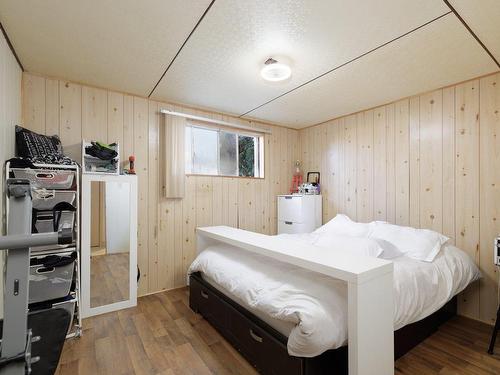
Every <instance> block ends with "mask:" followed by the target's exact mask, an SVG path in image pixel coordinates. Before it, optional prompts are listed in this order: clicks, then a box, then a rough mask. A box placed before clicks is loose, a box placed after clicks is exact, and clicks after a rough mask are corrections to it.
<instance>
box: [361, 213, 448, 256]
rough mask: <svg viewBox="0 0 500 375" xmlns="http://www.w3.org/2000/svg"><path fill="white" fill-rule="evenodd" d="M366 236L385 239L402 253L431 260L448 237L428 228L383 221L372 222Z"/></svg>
mask: <svg viewBox="0 0 500 375" xmlns="http://www.w3.org/2000/svg"><path fill="white" fill-rule="evenodd" d="M370 227H371V230H370V231H369V235H368V237H370V238H376V239H379V240H385V241H387V242H389V243H390V244H392V245H394V246H395V247H396V248H397V249H398V250H399V251H400V252H402V253H403V254H404V255H406V256H408V257H410V258H413V259H417V260H423V261H425V262H432V261H433V260H434V258H435V257H436V255H437V254H438V253H439V250H441V246H442V245H443V244H445V243H446V242H447V241H448V240H449V238H448V237H446V236H444V235H442V234H440V233H438V232H434V231H432V230H429V229H416V228H412V227H402V226H399V225H393V224H389V223H384V222H373V223H371V224H370Z"/></svg>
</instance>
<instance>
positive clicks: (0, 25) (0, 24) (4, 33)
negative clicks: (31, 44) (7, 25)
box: [0, 22, 25, 72]
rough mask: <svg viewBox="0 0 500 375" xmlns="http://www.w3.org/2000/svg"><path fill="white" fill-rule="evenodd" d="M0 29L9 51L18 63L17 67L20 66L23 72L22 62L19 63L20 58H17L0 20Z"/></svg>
mask: <svg viewBox="0 0 500 375" xmlns="http://www.w3.org/2000/svg"><path fill="white" fill-rule="evenodd" d="M0 29H2V34H3V36H4V38H5V41H6V42H7V45H8V46H9V48H10V51H11V52H12V54H13V55H14V58H15V59H16V61H17V64H18V65H19V67H20V68H21V71H23V72H25V70H24V66H23V64H21V60H20V59H19V56H18V55H17V52H16V50H15V49H14V46H13V45H12V43H11V42H10V39H9V36H8V35H7V31H5V29H4V27H3V25H2V23H1V22H0Z"/></svg>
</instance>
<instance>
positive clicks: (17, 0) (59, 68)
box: [0, 0, 210, 95]
mask: <svg viewBox="0 0 500 375" xmlns="http://www.w3.org/2000/svg"><path fill="white" fill-rule="evenodd" d="M209 3H210V1H209V0H190V1H183V0H169V1H164V0H148V1H136V0H120V1H116V0H114V1H113V0H85V1H66V0H44V1H28V0H2V1H0V21H1V22H2V24H3V26H4V28H5V29H6V31H7V33H8V35H9V38H10V39H11V41H12V44H13V45H14V48H15V50H16V52H17V54H18V55H19V57H20V59H21V62H22V63H23V65H24V67H25V69H27V70H28V71H31V72H38V73H42V74H46V75H50V76H56V77H63V78H66V79H69V80H74V81H78V82H83V83H87V84H91V85H96V86H101V87H106V88H111V89H116V90H120V91H125V92H129V93H133V94H138V95H147V94H149V92H150V91H151V90H152V89H153V87H154V85H155V84H156V82H157V81H158V79H159V78H160V76H161V74H162V73H163V72H164V70H165V68H166V67H167V65H168V63H169V62H170V61H171V60H172V58H173V57H174V55H175V54H176V53H177V51H178V49H179V48H180V46H181V45H182V43H183V42H184V40H185V39H186V38H187V36H188V35H189V33H190V32H191V30H192V29H193V27H194V25H195V24H196V22H197V21H198V20H199V18H200V17H201V15H202V14H203V12H204V11H205V9H206V8H207V6H208V4H209Z"/></svg>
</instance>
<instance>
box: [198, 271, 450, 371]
mask: <svg viewBox="0 0 500 375" xmlns="http://www.w3.org/2000/svg"><path fill="white" fill-rule="evenodd" d="M189 282H190V284H189V292H190V293H189V305H190V307H191V309H192V310H193V311H195V312H196V313H199V314H201V315H202V316H203V317H204V318H205V319H206V320H207V321H208V322H210V323H211V324H212V325H213V326H214V327H215V328H216V329H217V331H218V332H219V333H220V334H221V335H222V336H224V337H225V338H226V339H227V340H228V341H229V342H230V343H231V344H232V345H233V346H234V347H235V348H236V349H237V350H238V351H239V352H240V353H241V354H242V355H243V357H245V358H246V359H247V360H248V361H249V362H250V364H251V365H252V366H254V367H255V368H256V369H257V370H258V371H259V372H260V373H261V374H264V375H326V374H328V375H346V374H347V373H348V348H347V347H345V346H344V347H341V348H339V349H332V350H328V351H326V352H325V353H323V354H321V355H319V356H317V357H313V358H302V357H293V356H290V355H289V354H288V352H287V346H286V345H287V337H286V336H284V335H282V334H281V333H280V332H278V331H276V330H275V329H274V328H273V327H271V326H270V325H269V324H267V323H265V322H264V321H262V320H261V319H259V318H258V317H256V316H255V315H254V314H252V313H251V312H249V311H248V310H247V309H245V308H244V307H242V306H241V305H239V304H238V303H236V302H235V301H234V300H232V299H231V298H229V297H227V296H226V295H225V294H223V293H222V292H221V291H219V290H218V289H216V288H214V287H213V286H212V285H210V284H209V283H207V282H206V281H205V280H204V279H203V278H202V276H201V274H200V273H194V274H192V275H191V276H190V279H189ZM456 311H457V299H456V297H454V298H453V299H452V300H451V301H450V302H448V303H447V304H446V305H445V306H443V307H442V308H441V309H440V310H438V311H436V312H435V313H434V314H432V315H430V316H428V317H427V318H425V319H423V320H420V321H418V322H415V323H412V324H409V325H407V326H405V327H403V328H401V329H399V330H397V331H395V332H394V357H395V358H396V359H397V358H399V357H401V356H403V355H404V354H405V353H407V352H408V351H409V350H411V349H412V348H414V347H415V346H416V345H418V344H419V343H420V342H422V341H423V340H424V339H425V338H427V337H428V336H430V335H431V334H432V333H434V332H435V331H436V330H437V329H438V327H439V326H440V325H441V324H443V323H444V322H446V321H447V320H448V319H450V318H451V317H453V316H454V315H455V314H456Z"/></svg>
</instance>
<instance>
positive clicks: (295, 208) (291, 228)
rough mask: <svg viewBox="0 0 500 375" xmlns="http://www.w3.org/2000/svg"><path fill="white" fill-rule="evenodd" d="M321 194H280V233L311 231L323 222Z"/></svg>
mask: <svg viewBox="0 0 500 375" xmlns="http://www.w3.org/2000/svg"><path fill="white" fill-rule="evenodd" d="M322 215H323V214H322V197H321V195H300V194H293V195H278V234H281V233H310V232H312V231H314V230H315V229H316V228H318V227H319V226H321V223H322Z"/></svg>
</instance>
